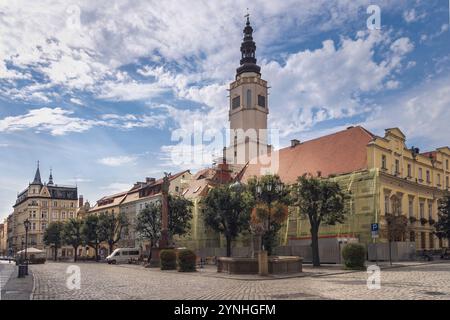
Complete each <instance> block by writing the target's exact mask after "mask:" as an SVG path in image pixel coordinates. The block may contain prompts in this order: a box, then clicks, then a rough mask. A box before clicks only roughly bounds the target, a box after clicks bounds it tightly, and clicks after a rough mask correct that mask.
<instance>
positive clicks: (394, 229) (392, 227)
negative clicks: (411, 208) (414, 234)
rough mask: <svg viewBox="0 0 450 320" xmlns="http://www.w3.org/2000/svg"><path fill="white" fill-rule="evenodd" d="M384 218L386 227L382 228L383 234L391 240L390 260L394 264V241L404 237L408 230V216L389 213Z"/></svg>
mask: <svg viewBox="0 0 450 320" xmlns="http://www.w3.org/2000/svg"><path fill="white" fill-rule="evenodd" d="M384 219H385V221H386V228H385V229H384V230H382V234H383V236H384V237H385V238H386V239H387V240H388V242H389V262H390V264H391V265H392V242H396V241H402V240H403V239H404V237H405V234H406V231H407V230H408V218H407V217H405V216H404V215H402V214H400V213H397V214H393V213H387V214H385V216H384Z"/></svg>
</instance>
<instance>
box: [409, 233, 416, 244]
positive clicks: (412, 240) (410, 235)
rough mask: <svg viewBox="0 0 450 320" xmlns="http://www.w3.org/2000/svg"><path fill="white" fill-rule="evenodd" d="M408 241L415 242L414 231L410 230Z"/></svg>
mask: <svg viewBox="0 0 450 320" xmlns="http://www.w3.org/2000/svg"><path fill="white" fill-rule="evenodd" d="M409 241H411V242H415V241H416V233H415V232H414V231H411V232H410V233H409Z"/></svg>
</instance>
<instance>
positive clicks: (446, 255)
mask: <svg viewBox="0 0 450 320" xmlns="http://www.w3.org/2000/svg"><path fill="white" fill-rule="evenodd" d="M441 259H444V260H450V249H449V248H443V249H442V253H441Z"/></svg>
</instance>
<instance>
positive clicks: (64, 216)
mask: <svg viewBox="0 0 450 320" xmlns="http://www.w3.org/2000/svg"><path fill="white" fill-rule="evenodd" d="M65 218H66V213H65V212H64V211H63V212H61V219H63V220H64V219H65Z"/></svg>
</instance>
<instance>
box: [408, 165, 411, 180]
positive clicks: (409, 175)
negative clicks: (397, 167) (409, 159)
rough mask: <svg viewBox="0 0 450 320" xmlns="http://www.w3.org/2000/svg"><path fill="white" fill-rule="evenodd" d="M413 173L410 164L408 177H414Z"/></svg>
mask: <svg viewBox="0 0 450 320" xmlns="http://www.w3.org/2000/svg"><path fill="white" fill-rule="evenodd" d="M411 173H412V170H411V165H410V164H408V178H411V177H412V175H411Z"/></svg>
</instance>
